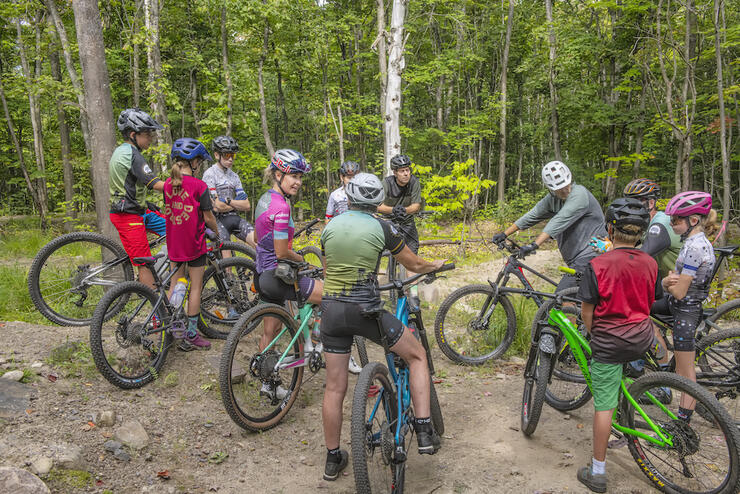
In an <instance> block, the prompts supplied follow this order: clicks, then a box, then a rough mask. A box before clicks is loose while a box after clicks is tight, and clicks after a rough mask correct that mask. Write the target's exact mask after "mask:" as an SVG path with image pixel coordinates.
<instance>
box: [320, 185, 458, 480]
mask: <svg viewBox="0 0 740 494" xmlns="http://www.w3.org/2000/svg"><path fill="white" fill-rule="evenodd" d="M346 191H347V199H348V204H349V211H347V212H346V213H344V214H342V215H341V216H337V217H336V218H334V219H332V220H331V221H330V222H329V224H328V225H327V226H326V228H325V229H324V231H323V233H322V235H321V247H322V251H323V253H324V255H325V256H326V276H325V279H324V290H323V295H322V302H321V343H322V345H323V347H324V352H325V357H326V389H325V392H324V402H323V410H322V417H323V423H324V439H325V442H326V447H327V450H328V451H327V456H326V466H325V469H324V479H326V480H335V479H336V478H337V477H338V475H339V472H340V471H341V470H342V469H344V468H345V467H346V466H347V462H348V457H349V455H348V453H347V451H345V450H340V449H339V440H340V432H341V429H342V403H343V402H344V396H345V394H346V392H347V371H346V369H347V362H348V361H349V357H350V349H351V346H352V341H353V337H354V336H355V335H359V336H364V337H365V338H367V339H369V340H371V341H373V342H375V343H378V344H382V342H383V339H385V342H386V344H387V345H388V346H389V347H390V349H391V350H392V351H393V352H394V353H395V354H396V355H398V356H400V357H401V358H402V359H404V361H406V362H407V363H408V366H409V379H410V386H411V399H412V400H413V403H414V411H415V413H416V419H415V420H416V422H415V423H414V429H415V431H416V435H417V440H418V446H419V453H421V454H434V453H435V452H436V451H437V450H438V449H439V447H440V439H439V436H438V435H437V433H436V432H435V431H434V428H433V426H432V423H431V419H430V407H429V396H430V391H429V382H430V380H429V379H430V377H429V368H428V367H427V361H426V354H425V352H424V348H423V347H422V345H421V343H420V342H419V341H418V340H417V339H416V338H415V337H414V335H413V333H411V332H410V331H406V327H405V326H404V325H403V324H402V323H401V321H399V320H398V319H396V318H395V317H394V316H393V315H391V314H390V313H389V312H388V311H382V313H381V315H380V318H379V319H376V318H374V317H373V318H369V317H366V316H363V314H362V311H363V308H366V307H373V306H376V305H377V304H378V303H379V302H380V293H379V292H378V290H377V286H378V282H377V279H378V275H377V272H378V265H379V263H380V257H381V254H382V253H383V251H384V250H388V251H390V253H391V254H393V255H394V256H395V258H396V259H397V260H398V262H400V263H401V264H403V265H404V266H406V267H407V268H408V269H409V270H413V271H415V272H417V273H428V272H431V271H434V270H436V269H439V268H440V267H441V266H442V264H444V261H443V260H442V261H434V262H428V261H425V260H424V259H422V258H420V257H418V256H417V255H416V254H414V253H413V252H412V251H411V249H409V248H408V246H407V245H406V243H405V241H404V238H403V236H402V235H401V234H400V233H399V231H398V230H397V229H396V228H395V226H393V224H392V223H390V222H388V221H384V220H382V219H379V218H377V217H375V216H373V214H372V213H373V212H374V211H375V210H376V209H377V207H378V205H379V204H381V203H382V202H383V198H384V197H385V192H384V190H383V185H382V184H381V182H380V179H378V177H376V176H375V175H372V174H369V173H359V174H357V175H355V177H354V178H352V180H351V181H350V182H349V183H348V184H347V187H346ZM381 332H382V334H381Z"/></svg>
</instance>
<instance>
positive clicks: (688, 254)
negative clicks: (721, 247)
mask: <svg viewBox="0 0 740 494" xmlns="http://www.w3.org/2000/svg"><path fill="white" fill-rule="evenodd" d="M714 263H715V257H714V248H713V247H712V244H711V243H710V242H709V239H707V236H706V235H704V232H701V233H699V234H697V235H693V236H691V237H689V238H687V239H686V241H685V242H684V243H683V247H682V248H681V251H680V252H679V253H678V258H676V273H678V274H686V275H689V276H691V277H692V278H693V279H692V280H691V284H690V285H689V289H688V291H687V292H686V296H685V297H684V298H683V299H681V302H683V303H686V304H690V303H699V304H700V303H701V302H702V301H703V300H704V299H705V298H707V296H708V295H709V283H710V282H711V281H712V271H713V270H714Z"/></svg>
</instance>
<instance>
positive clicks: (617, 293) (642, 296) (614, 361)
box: [578, 198, 661, 492]
mask: <svg viewBox="0 0 740 494" xmlns="http://www.w3.org/2000/svg"><path fill="white" fill-rule="evenodd" d="M649 222H650V213H648V211H647V209H645V207H644V206H643V205H642V203H641V202H640V201H639V200H637V199H630V198H621V199H617V200H615V201H614V202H613V203H612V204H611V205H610V206H609V208H608V209H607V211H606V229H607V232H608V237H609V240H611V241H612V243H613V244H614V248H613V250H611V251H609V252H607V253H605V254H602V255H600V256H598V257H595V258H593V259H591V261H589V263H588V265H587V267H586V270H585V271H584V273H583V277H582V279H581V284H580V287H579V289H578V298H579V299H580V300H581V301H582V305H581V317H582V318H583V322H584V324H585V325H586V328H587V329H588V331H589V333H591V349H592V351H593V353H592V361H591V379H592V388H593V397H594V409H595V412H594V426H593V427H594V429H593V431H594V432H593V450H594V453H593V459H592V461H591V465H589V466H586V467H583V468H581V469H580V470H579V471H578V480H579V481H580V482H581V483H583V484H584V485H585V486H586V487H588V488H589V489H591V490H592V491H593V492H606V448H607V443H608V441H609V435H610V433H611V424H612V415H613V412H614V408H616V406H617V402H618V399H619V384H620V381H621V379H622V364H624V363H627V362H630V361H632V360H635V359H638V358H640V357H642V356H643V355H644V354H645V352H646V351H647V350H648V348H649V347H650V345H651V344H652V342H653V337H654V333H653V323H652V321H651V320H650V306H651V305H652V304H653V302H654V301H655V299H656V297H657V296H660V295H661V286H660V283H658V264H657V262H656V261H655V259H653V258H652V257H651V256H650V255H649V254H647V253H646V252H643V251H641V250H639V249H637V248H635V246H636V245H637V243H638V242H639V241H640V239H641V237H642V234H643V233H644V232H645V229H646V228H647V226H648V223H649Z"/></svg>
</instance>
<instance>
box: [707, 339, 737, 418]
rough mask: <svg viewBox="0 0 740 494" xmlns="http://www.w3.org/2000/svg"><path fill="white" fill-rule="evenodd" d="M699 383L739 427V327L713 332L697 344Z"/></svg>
mask: <svg viewBox="0 0 740 494" xmlns="http://www.w3.org/2000/svg"><path fill="white" fill-rule="evenodd" d="M696 366H697V367H698V368H699V372H697V376H696V381H697V383H698V384H700V385H701V386H703V387H705V388H706V389H707V390H709V391H710V392H711V393H713V394H714V396H715V397H716V398H717V400H718V401H719V402H720V403H721V404H722V405H723V406H724V407H725V410H727V413H728V414H729V415H730V417H731V418H732V419H733V420H734V421H735V423H736V424H738V425H740V399H738V396H737V388H738V383H740V327H735V328H728V329H723V330H720V331H714V332H712V333H710V334H709V335H707V336H705V337H704V338H702V339H701V340H699V341H698V342H697V343H696Z"/></svg>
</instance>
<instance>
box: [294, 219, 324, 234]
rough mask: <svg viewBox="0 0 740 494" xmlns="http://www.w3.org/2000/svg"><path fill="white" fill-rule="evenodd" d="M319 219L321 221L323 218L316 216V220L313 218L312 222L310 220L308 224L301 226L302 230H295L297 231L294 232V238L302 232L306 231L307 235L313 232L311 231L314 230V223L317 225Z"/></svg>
mask: <svg viewBox="0 0 740 494" xmlns="http://www.w3.org/2000/svg"><path fill="white" fill-rule="evenodd" d="M319 221H321V220H320V219H318V218H316V219H315V220H312V221H310V222H309V223H308V224H307V225H306V226H304V227H303V228H301V229H300V230H298V231H296V232H295V233H294V234H293V238H295V237H298V236H299V235H301V234H302V233H304V232H306V235H308V234H309V233H311V231H312V230H313V226H314V225H315V224H316V223H318V222H319Z"/></svg>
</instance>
